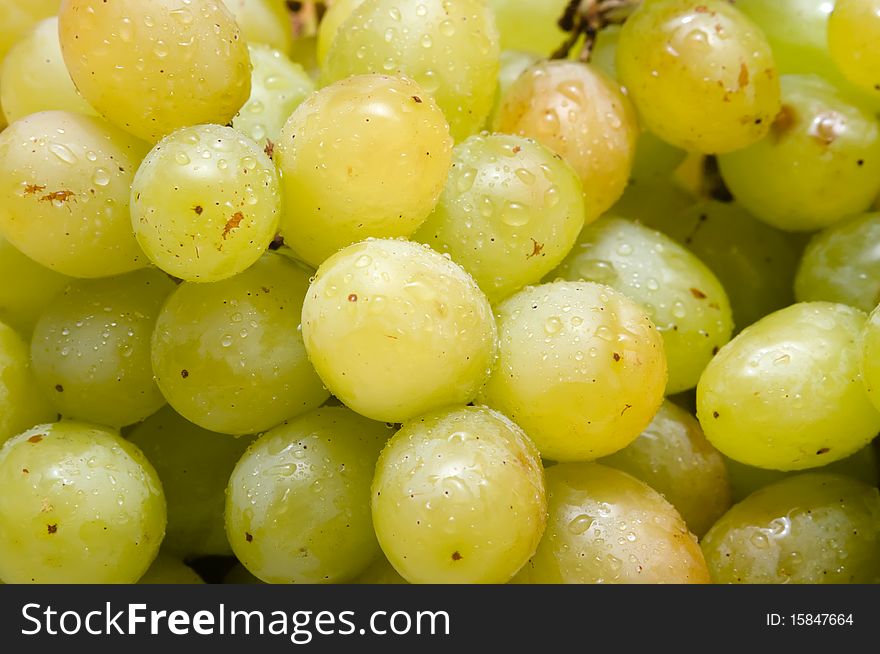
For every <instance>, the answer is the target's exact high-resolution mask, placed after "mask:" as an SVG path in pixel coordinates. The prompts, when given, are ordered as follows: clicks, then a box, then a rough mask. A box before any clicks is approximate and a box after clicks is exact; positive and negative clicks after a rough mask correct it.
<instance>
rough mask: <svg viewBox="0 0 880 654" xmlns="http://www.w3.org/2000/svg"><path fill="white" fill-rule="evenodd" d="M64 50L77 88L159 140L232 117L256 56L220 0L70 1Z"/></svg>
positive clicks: (129, 126)
mask: <svg viewBox="0 0 880 654" xmlns="http://www.w3.org/2000/svg"><path fill="white" fill-rule="evenodd" d="M58 20H59V25H58V27H59V34H60V38H61V50H62V52H63V53H64V61H65V62H66V63H67V68H68V70H69V71H70V76H71V77H72V78H73V81H74V83H75V84H76V88H78V89H79V91H80V93H82V94H83V97H85V99H86V100H87V101H88V103H89V104H90V105H91V106H93V107H94V108H95V109H97V110H98V111H99V112H100V113H101V115H103V116H104V117H105V118H107V120H109V121H110V122H111V123H113V124H115V125H117V126H118V127H122V128H124V129H125V130H127V131H129V132H131V133H132V134H134V135H136V136H138V137H139V138H141V139H144V140H147V141H150V142H151V143H155V142H156V141H158V140H159V139H160V138H161V137H163V136H165V135H166V134H168V133H170V132H172V131H174V130H176V129H178V128H181V127H186V126H189V125H195V124H198V123H217V124H220V125H223V124H225V123H227V122H229V121H230V120H231V119H232V117H233V116H234V115H235V114H236V113H237V112H238V110H239V109H240V108H241V106H242V105H243V104H244V103H245V101H246V100H247V98H248V95H249V94H250V80H251V76H250V60H249V59H248V51H247V46H246V45H245V41H244V39H243V38H242V37H241V30H240V29H239V27H238V25H237V24H236V23H235V19H234V18H233V16H232V14H230V13H229V10H228V9H226V7H225V6H224V5H223V3H222V2H221V1H220V0H190V2H188V3H185V4H181V3H179V2H175V1H172V0H155V1H153V2H142V1H141V0H114V1H113V2H106V0H66V2H64V3H63V5H62V7H61V12H60V14H59V16H58Z"/></svg>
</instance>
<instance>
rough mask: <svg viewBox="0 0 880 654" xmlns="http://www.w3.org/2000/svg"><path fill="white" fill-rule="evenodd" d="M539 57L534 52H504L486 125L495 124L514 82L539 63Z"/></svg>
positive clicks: (502, 52)
mask: <svg viewBox="0 0 880 654" xmlns="http://www.w3.org/2000/svg"><path fill="white" fill-rule="evenodd" d="M539 59H540V58H539V57H538V55H536V54H534V53H532V52H523V51H520V50H502V51H501V59H500V60H499V67H498V86H497V88H496V89H495V102H494V103H493V104H492V111H491V112H489V117H488V118H487V119H486V125H487V126H491V125H492V123H494V122H495V118H496V116H497V115H498V110H499V109H500V108H501V101H502V100H503V99H504V96H506V95H507V92H508V91H509V90H510V87H511V86H513V84H514V82H516V80H518V79H519V76H520V75H522V74H523V73H524V72H525V71H526V70H527V69H528V68H530V67H531V66H533V65H534V64H536V63H537V62H538V61H539Z"/></svg>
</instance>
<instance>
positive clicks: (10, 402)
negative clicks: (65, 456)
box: [0, 322, 57, 444]
mask: <svg viewBox="0 0 880 654" xmlns="http://www.w3.org/2000/svg"><path fill="white" fill-rule="evenodd" d="M56 415H57V414H56V413H55V410H54V409H53V408H52V405H51V404H49V402H48V400H46V398H45V397H43V394H42V392H40V388H39V386H38V385H37V381H36V379H35V378H34V373H33V370H32V369H31V363H30V360H29V357H28V350H27V345H26V344H25V343H24V341H22V340H21V336H19V335H18V334H17V333H15V331H13V330H12V328H11V327H7V326H6V325H5V324H3V323H2V322H0V444H2V443H3V442H4V441H6V440H7V439H8V438H10V437H12V436H15V435H16V434H19V433H21V432H22V431H24V430H25V429H29V428H30V427H33V426H34V425H36V424H39V423H43V422H49V421H50V420H54V419H55V418H56Z"/></svg>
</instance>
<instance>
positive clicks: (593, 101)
mask: <svg viewBox="0 0 880 654" xmlns="http://www.w3.org/2000/svg"><path fill="white" fill-rule="evenodd" d="M493 126H494V129H495V130H496V131H499V132H505V133H507V134H519V135H520V136H528V137H531V138H533V139H535V140H536V141H538V142H540V143H542V144H543V145H545V146H547V147H548V148H550V149H551V150H553V151H554V152H555V153H556V154H558V155H559V156H561V157H562V158H563V159H565V160H566V161H567V162H568V163H569V164H571V166H572V167H573V168H574V169H575V171H576V172H577V174H578V175H579V176H580V178H581V182H582V183H583V187H584V201H585V203H586V207H587V222H590V221H591V220H594V219H595V218H596V217H597V216H598V215H599V214H601V213H602V212H604V211H605V210H606V209H608V208H609V207H610V206H611V205H612V204H614V202H616V201H617V199H618V198H619V197H620V196H621V194H622V193H623V189H624V188H625V187H626V184H627V181H628V180H629V175H630V172H631V171H632V164H633V156H634V153H635V147H636V137H637V136H638V129H639V127H638V121H637V119H636V114H635V111H634V110H633V108H632V105H631V104H630V101H629V100H628V99H627V97H626V96H625V95H623V93H621V91H620V87H618V85H617V83H616V82H614V81H613V80H611V79H609V78H607V77H605V75H604V74H602V73H601V72H599V71H598V70H597V69H596V68H593V67H591V66H589V65H586V64H581V63H577V62H573V61H548V62H543V63H538V64H536V65H534V66H532V67H531V68H530V69H528V70H527V71H526V72H525V73H523V74H522V75H520V77H519V78H518V79H517V80H516V82H514V84H513V85H512V86H511V87H510V89H509V90H508V92H507V94H506V95H505V96H504V98H502V100H501V106H500V107H499V109H498V113H497V115H496V116H495V122H494V124H493Z"/></svg>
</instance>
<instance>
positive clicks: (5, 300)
mask: <svg viewBox="0 0 880 654" xmlns="http://www.w3.org/2000/svg"><path fill="white" fill-rule="evenodd" d="M0 278H2V279H13V280H15V283H13V284H3V285H2V286H0V321H2V322H4V323H6V324H7V325H9V326H10V327H12V328H13V329H17V330H18V331H19V332H20V333H21V334H24V335H25V336H29V335H30V333H31V331H32V330H33V328H34V325H35V324H36V322H37V318H39V317H40V314H41V313H42V312H43V310H44V309H45V308H46V307H47V306H48V304H49V302H50V301H51V300H52V298H53V297H54V296H55V294H56V293H57V292H58V291H60V290H61V289H62V288H64V287H65V286H67V284H68V283H70V282H71V281H72V280H71V278H70V277H67V276H65V275H62V274H60V273H57V272H55V271H54V270H49V269H48V268H44V267H43V266H41V265H40V264H38V263H37V262H36V261H34V260H33V259H30V258H28V257H26V256H24V255H23V254H22V253H21V252H19V251H18V249H16V248H15V247H14V246H13V245H12V243H10V242H9V241H7V240H6V239H5V238H3V237H2V236H0Z"/></svg>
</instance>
